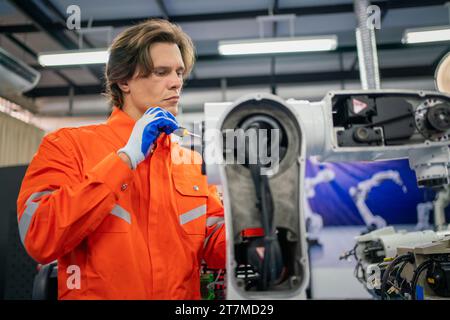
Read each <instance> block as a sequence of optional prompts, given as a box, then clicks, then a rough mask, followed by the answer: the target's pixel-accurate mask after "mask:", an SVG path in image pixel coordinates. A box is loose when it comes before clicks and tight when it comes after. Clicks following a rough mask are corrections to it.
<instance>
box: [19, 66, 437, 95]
mask: <svg viewBox="0 0 450 320" xmlns="http://www.w3.org/2000/svg"><path fill="white" fill-rule="evenodd" d="M380 72H381V77H382V79H401V78H408V79H411V78H417V77H433V74H434V68H433V67H432V66H411V67H396V68H382V69H381V70H380ZM273 77H274V81H275V83H277V84H278V85H279V84H302V83H319V82H333V81H342V80H344V81H345V80H356V81H359V72H358V71H331V72H309V73H296V74H278V75H274V76H273ZM222 79H223V78H210V79H191V80H188V81H187V82H186V85H185V88H186V89H187V90H189V89H217V88H220V86H221V80H222ZM225 79H226V81H227V87H239V86H248V85H270V83H271V80H272V79H271V75H264V76H243V77H227V78H225ZM102 90H103V88H102V86H100V85H87V86H79V87H78V88H75V95H82V94H89V95H97V94H100V93H101V92H102ZM68 94H69V87H65V86H63V87H38V88H35V89H33V90H31V91H30V92H28V93H27V96H30V97H35V98H38V97H52V96H67V95H68Z"/></svg>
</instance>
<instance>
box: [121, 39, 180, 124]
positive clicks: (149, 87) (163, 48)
mask: <svg viewBox="0 0 450 320" xmlns="http://www.w3.org/2000/svg"><path fill="white" fill-rule="evenodd" d="M150 56H151V59H152V61H153V72H152V73H150V75H148V76H147V77H145V78H142V77H138V76H137V72H136V74H135V76H134V77H133V78H132V79H131V80H129V81H128V82H127V84H126V86H125V87H124V88H122V91H124V94H125V95H128V97H126V98H125V106H124V108H132V109H134V110H133V111H134V113H139V114H140V115H142V114H143V113H144V112H145V111H146V110H147V109H148V108H149V107H161V108H163V109H166V110H168V111H169V112H171V113H172V114H173V115H175V116H176V115H177V113H178V100H179V98H180V93H181V88H182V86H183V72H184V68H185V67H184V63H183V58H182V56H181V52H180V49H179V48H178V46H177V45H176V44H174V43H165V42H158V43H155V44H153V45H152V46H151V47H150ZM127 98H128V99H127Z"/></svg>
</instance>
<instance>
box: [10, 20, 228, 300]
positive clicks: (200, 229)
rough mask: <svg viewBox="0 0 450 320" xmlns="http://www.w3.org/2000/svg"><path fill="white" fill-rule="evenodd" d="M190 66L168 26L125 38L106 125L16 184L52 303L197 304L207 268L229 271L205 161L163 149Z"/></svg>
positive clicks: (56, 136) (37, 163)
mask: <svg viewBox="0 0 450 320" xmlns="http://www.w3.org/2000/svg"><path fill="white" fill-rule="evenodd" d="M194 57H195V53H194V48H193V45H192V42H191V40H190V38H189V37H188V36H187V35H186V34H185V33H184V32H183V31H182V30H181V29H180V28H179V27H178V26H176V25H174V24H171V23H169V22H167V21H164V20H157V19H155V20H148V21H146V22H143V23H141V24H138V25H136V26H133V27H131V28H128V29H127V30H125V31H123V32H122V33H121V34H119V35H118V36H117V38H116V39H115V40H114V41H113V43H112V45H111V48H110V57H109V62H108V64H107V66H106V82H107V83H106V88H107V95H108V97H109V98H110V100H111V103H112V105H113V111H112V114H111V116H110V117H109V119H108V120H107V122H106V123H104V124H101V125H93V126H85V127H80V128H64V129H60V130H58V131H56V132H53V133H51V134H48V135H47V136H46V137H45V138H44V140H43V142H42V144H41V146H40V148H39V150H38V152H37V154H36V155H35V157H34V158H33V160H32V162H31V164H30V166H29V168H28V171H27V173H26V176H25V178H24V180H23V182H22V187H21V190H20V194H19V198H18V200H17V205H18V206H17V208H18V223H19V231H20V236H21V239H22V242H23V243H24V245H25V248H26V250H27V251H28V253H29V254H30V255H31V257H33V258H34V259H35V260H36V261H38V262H40V263H43V264H46V263H49V262H52V261H54V260H56V259H57V260H58V298H59V299H199V298H200V280H199V275H200V274H199V273H200V272H199V268H200V264H201V261H202V259H204V260H205V261H206V263H207V264H208V266H209V267H211V268H224V266H225V228H224V219H223V207H222V204H221V202H220V199H219V197H218V195H217V192H216V189H215V188H214V187H213V186H208V184H207V180H206V177H205V176H204V175H202V174H201V156H200V155H199V154H198V153H195V152H193V151H191V150H188V149H184V148H182V147H180V146H179V145H178V144H177V143H175V142H173V141H171V138H170V137H171V136H170V134H171V133H172V132H173V131H174V130H176V129H177V128H178V123H177V121H176V119H175V117H174V115H176V114H177V110H178V100H179V95H180V92H181V89H182V86H183V79H185V78H186V77H187V76H188V74H189V73H190V71H191V70H192V67H193V64H194V60H195V59H194ZM173 155H176V157H177V160H178V161H174V160H173V159H174V158H173ZM180 159H181V160H183V161H179V160H180ZM76 277H79V278H78V279H77V278H76Z"/></svg>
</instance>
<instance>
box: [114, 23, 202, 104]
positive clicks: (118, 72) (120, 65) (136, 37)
mask: <svg viewBox="0 0 450 320" xmlns="http://www.w3.org/2000/svg"><path fill="white" fill-rule="evenodd" d="M157 42H168V43H174V44H176V45H177V46H178V47H179V49H180V52H181V56H182V58H183V62H184V65H185V71H184V74H183V78H185V79H186V78H187V77H188V76H189V73H190V72H191V70H192V68H193V67H194V62H195V49H194V45H193V44H192V40H191V38H190V37H189V36H188V35H187V34H186V33H185V32H184V31H183V30H182V29H181V28H180V27H179V26H177V25H176V24H173V23H170V22H168V21H166V20H162V19H150V20H146V21H144V22H142V23H140V24H138V25H135V26H133V27H130V28H128V29H126V30H125V31H123V32H121V33H120V34H119V35H118V36H117V37H116V38H115V39H114V41H113V43H112V44H111V47H110V48H109V61H108V63H107V65H106V70H105V79H106V93H105V95H106V96H107V97H108V99H109V102H110V104H111V105H112V106H117V107H119V108H122V107H123V93H122V90H120V88H119V86H118V83H119V82H121V81H127V80H129V79H131V78H132V77H133V75H134V73H135V72H136V70H138V71H139V76H140V77H147V76H148V75H150V73H151V72H152V70H153V64H152V60H151V57H150V47H151V45H152V44H154V43H157Z"/></svg>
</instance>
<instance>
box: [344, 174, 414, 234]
mask: <svg viewBox="0 0 450 320" xmlns="http://www.w3.org/2000/svg"><path fill="white" fill-rule="evenodd" d="M386 180H392V181H394V182H395V183H396V184H398V185H399V186H401V187H402V191H403V192H406V187H405V185H404V184H403V181H402V179H401V177H400V174H399V173H398V171H394V170H386V171H381V172H377V173H376V174H374V175H373V176H372V177H371V178H370V179H367V180H364V181H361V182H359V183H358V185H357V186H356V187H351V188H350V189H349V193H350V195H351V196H352V198H353V200H354V202H355V205H356V208H357V209H358V212H359V214H360V215H361V217H362V219H363V220H364V223H365V224H366V226H373V227H375V228H376V229H380V228H383V227H385V226H386V225H387V223H386V220H384V219H383V218H382V217H380V216H377V215H374V214H373V213H372V211H371V210H370V209H369V207H368V206H367V203H366V200H367V198H368V196H369V194H370V191H371V190H372V189H373V188H375V187H377V186H379V185H380V184H381V183H382V182H383V181H386Z"/></svg>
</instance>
